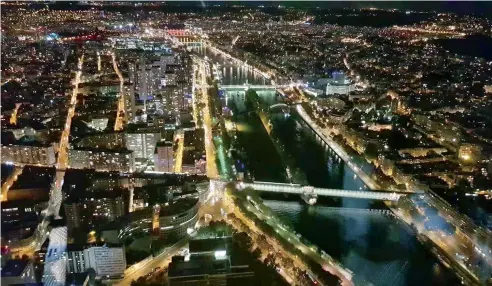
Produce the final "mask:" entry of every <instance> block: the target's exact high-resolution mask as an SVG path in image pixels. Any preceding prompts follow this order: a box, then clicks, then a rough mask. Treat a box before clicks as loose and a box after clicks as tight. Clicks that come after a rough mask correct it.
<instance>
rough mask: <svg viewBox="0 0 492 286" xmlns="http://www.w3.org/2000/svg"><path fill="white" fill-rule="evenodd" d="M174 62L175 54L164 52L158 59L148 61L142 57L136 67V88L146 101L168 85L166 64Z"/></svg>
mask: <svg viewBox="0 0 492 286" xmlns="http://www.w3.org/2000/svg"><path fill="white" fill-rule="evenodd" d="M173 63H174V56H173V55H171V54H169V55H167V54H163V55H161V56H160V57H159V59H158V60H156V61H153V62H148V61H147V59H144V58H141V59H140V60H139V61H138V63H137V67H136V69H135V89H136V90H137V93H138V94H139V97H140V98H141V99H143V100H144V101H146V100H148V99H149V98H152V97H153V96H155V95H157V94H158V93H159V92H160V90H161V89H162V88H163V87H165V86H166V81H165V78H166V76H165V72H166V65H167V64H173Z"/></svg>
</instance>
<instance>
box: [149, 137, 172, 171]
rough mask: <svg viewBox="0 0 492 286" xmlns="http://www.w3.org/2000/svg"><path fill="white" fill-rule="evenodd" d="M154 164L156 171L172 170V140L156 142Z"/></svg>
mask: <svg viewBox="0 0 492 286" xmlns="http://www.w3.org/2000/svg"><path fill="white" fill-rule="evenodd" d="M154 166H155V170H156V171H158V172H174V150H173V143H172V142H158V143H157V146H156V147H155V152H154Z"/></svg>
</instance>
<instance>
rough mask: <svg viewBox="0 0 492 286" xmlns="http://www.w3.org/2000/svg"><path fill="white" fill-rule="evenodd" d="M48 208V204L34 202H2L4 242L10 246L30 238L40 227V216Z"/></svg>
mask: <svg viewBox="0 0 492 286" xmlns="http://www.w3.org/2000/svg"><path fill="white" fill-rule="evenodd" d="M46 207H47V203H38V202H36V201H33V200H14V201H4V202H2V205H1V217H2V242H4V244H8V243H9V242H11V241H18V240H21V239H24V238H26V237H30V236H31V235H32V233H33V232H34V230H35V229H36V227H37V225H38V216H39V214H40V213H41V211H42V210H43V209H44V208H46Z"/></svg>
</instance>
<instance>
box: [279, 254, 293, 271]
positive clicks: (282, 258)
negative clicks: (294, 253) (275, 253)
mask: <svg viewBox="0 0 492 286" xmlns="http://www.w3.org/2000/svg"><path fill="white" fill-rule="evenodd" d="M280 261H281V262H282V265H283V267H284V268H286V269H292V267H294V260H292V259H291V258H290V257H288V256H284V255H282V256H280Z"/></svg>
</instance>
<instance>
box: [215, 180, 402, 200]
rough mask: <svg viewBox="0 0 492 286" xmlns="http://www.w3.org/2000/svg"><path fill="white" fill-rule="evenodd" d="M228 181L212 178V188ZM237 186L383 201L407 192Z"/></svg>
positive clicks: (267, 184) (260, 184) (266, 184)
mask: <svg viewBox="0 0 492 286" xmlns="http://www.w3.org/2000/svg"><path fill="white" fill-rule="evenodd" d="M227 183H230V182H227V181H223V180H210V188H211V189H213V190H217V189H221V188H224V187H225V185H226V184H227ZM236 188H237V189H238V190H244V189H246V188H252V189H254V190H256V191H260V192H272V193H284V194H298V195H301V196H308V197H311V198H314V199H315V198H316V197H317V196H328V197H342V198H356V199H367V200H381V201H398V200H399V199H400V198H401V197H402V196H405V195H406V194H405V193H397V192H377V191H360V190H342V189H325V188H315V187H312V186H301V185H299V184H284V183H273V182H253V183H246V182H236Z"/></svg>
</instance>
